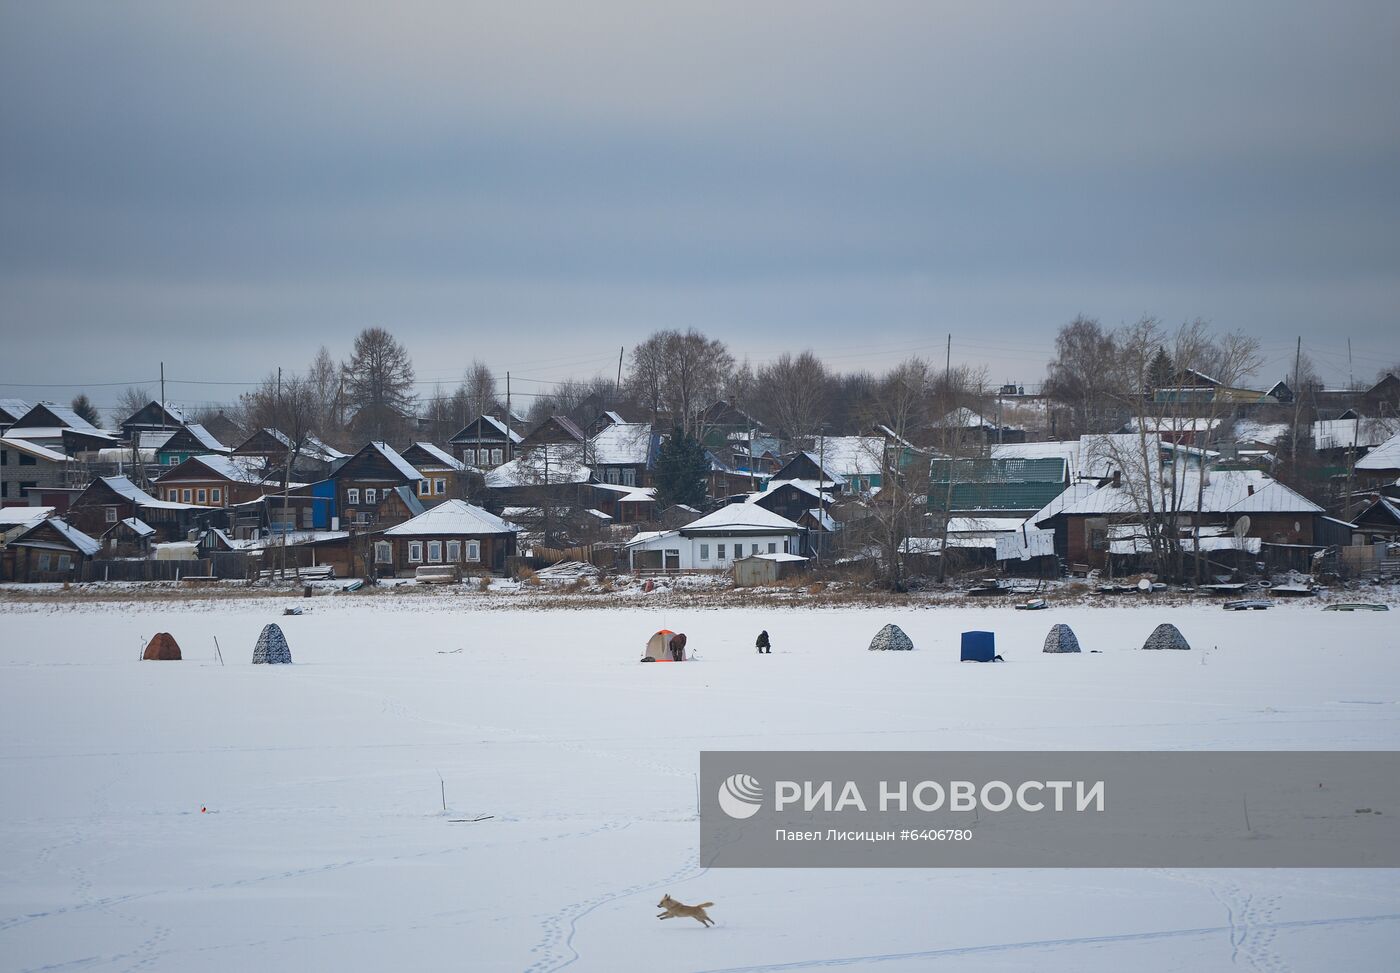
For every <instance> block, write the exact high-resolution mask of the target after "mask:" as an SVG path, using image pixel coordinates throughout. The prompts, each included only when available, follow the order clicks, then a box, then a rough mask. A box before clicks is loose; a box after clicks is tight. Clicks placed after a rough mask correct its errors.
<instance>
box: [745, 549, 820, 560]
mask: <svg viewBox="0 0 1400 973" xmlns="http://www.w3.org/2000/svg"><path fill="white" fill-rule="evenodd" d="M749 556H750V557H756V558H762V559H763V560H765V561H778V562H790V561H805V560H807V558H805V557H803V556H802V555H801V554H789V553H787V552H786V551H774V552H773V553H772V554H751V555H749Z"/></svg>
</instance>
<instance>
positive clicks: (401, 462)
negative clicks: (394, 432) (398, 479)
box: [365, 442, 423, 480]
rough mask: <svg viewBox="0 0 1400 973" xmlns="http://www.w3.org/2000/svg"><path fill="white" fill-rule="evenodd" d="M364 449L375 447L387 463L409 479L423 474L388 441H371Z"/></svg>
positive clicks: (420, 477)
mask: <svg viewBox="0 0 1400 973" xmlns="http://www.w3.org/2000/svg"><path fill="white" fill-rule="evenodd" d="M365 448H366V449H377V450H379V453H380V455H381V456H383V457H384V458H385V459H386V460H388V461H389V465H391V466H393V467H394V469H396V470H398V471H399V473H401V474H402V475H403V476H405V477H407V478H408V479H410V480H421V479H423V474H422V473H419V472H418V471H417V470H415V469H414V468H413V464H412V463H410V462H409V461H408V460H406V459H404V458H403V457H402V456H400V455H399V451H398V450H396V449H395V448H394V447H392V446H390V445H389V444H388V443H381V442H373V443H370V444H369V445H368V446H367V447H365Z"/></svg>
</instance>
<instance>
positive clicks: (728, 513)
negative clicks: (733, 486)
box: [681, 503, 802, 534]
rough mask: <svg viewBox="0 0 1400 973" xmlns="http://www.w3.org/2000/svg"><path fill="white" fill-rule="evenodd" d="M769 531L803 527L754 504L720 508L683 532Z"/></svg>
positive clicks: (684, 528)
mask: <svg viewBox="0 0 1400 973" xmlns="http://www.w3.org/2000/svg"><path fill="white" fill-rule="evenodd" d="M736 529H737V530H756V529H768V530H774V531H799V530H801V529H802V528H801V526H799V525H798V524H794V523H793V522H792V521H790V520H788V519H787V518H786V517H782V516H779V515H778V514H775V513H773V511H771V510H768V509H767V508H765V507H760V506H758V505H757V504H752V503H731V504H729V505H728V506H726V507H720V508H719V509H718V510H716V511H715V512H714V513H709V514H706V515H705V516H703V517H701V518H700V519H699V520H696V521H693V522H691V523H689V524H686V525H685V526H684V527H683V528H681V530H682V531H683V532H684V533H686V534H692V533H697V532H699V533H709V532H713V533H724V532H725V531H727V530H736Z"/></svg>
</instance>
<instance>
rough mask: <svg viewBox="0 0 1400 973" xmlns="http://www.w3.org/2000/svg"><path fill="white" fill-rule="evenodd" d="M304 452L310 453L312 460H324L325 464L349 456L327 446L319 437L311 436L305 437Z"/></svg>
mask: <svg viewBox="0 0 1400 973" xmlns="http://www.w3.org/2000/svg"><path fill="white" fill-rule="evenodd" d="M305 450H306V452H308V453H310V454H311V455H312V456H313V457H314V458H316V459H321V460H325V461H327V462H329V461H331V460H336V459H345V458H346V457H347V456H349V455H350V454H349V453H342V452H341V451H340V450H338V449H336V448H335V447H334V446H331V445H329V444H328V443H326V442H325V440H323V439H321V437H320V436H312V435H308V436H307V437H306V446H305Z"/></svg>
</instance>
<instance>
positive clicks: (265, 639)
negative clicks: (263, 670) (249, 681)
mask: <svg viewBox="0 0 1400 973" xmlns="http://www.w3.org/2000/svg"><path fill="white" fill-rule="evenodd" d="M291 661H292V650H291V648H290V647H289V646H288V645H287V637H286V636H285V635H283V634H282V626H280V625H278V624H277V623H276V622H272V623H269V624H267V625H264V626H263V630H262V634H261V635H259V636H258V644H257V645H256V646H254V647H253V665H255V666H256V665H263V664H267V665H278V664H282V665H290V664H291Z"/></svg>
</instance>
